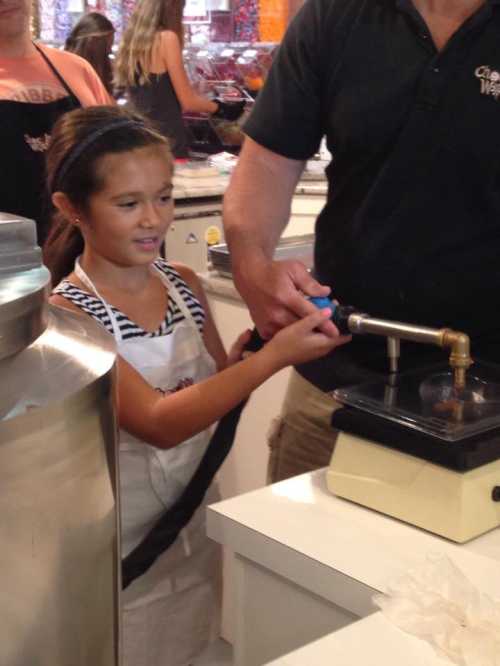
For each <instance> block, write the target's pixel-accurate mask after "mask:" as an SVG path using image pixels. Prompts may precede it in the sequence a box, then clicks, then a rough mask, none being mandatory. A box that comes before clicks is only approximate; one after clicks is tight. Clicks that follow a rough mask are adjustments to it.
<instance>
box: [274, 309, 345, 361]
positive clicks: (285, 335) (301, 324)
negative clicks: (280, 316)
mask: <svg viewBox="0 0 500 666" xmlns="http://www.w3.org/2000/svg"><path fill="white" fill-rule="evenodd" d="M331 314H332V313H331V310H330V308H324V309H322V310H316V312H313V313H312V314H310V315H308V316H307V317H304V318H303V319H300V320H299V321H297V322H295V323H293V324H290V325H289V326H287V327H286V328H282V329H281V330H280V331H278V333H276V335H275V336H274V337H273V338H272V340H270V341H269V342H268V343H267V345H266V346H265V347H264V350H263V351H266V352H267V353H268V354H272V355H273V361H274V362H275V363H276V365H277V367H278V369H281V368H284V367H286V366H287V365H298V364H299V363H305V362H306V361H312V360H313V359H315V358H319V357H320V356H324V355H325V354H328V352H331V351H332V349H335V347H339V346H340V345H344V344H345V343H346V342H350V340H351V336H350V335H336V336H333V337H332V336H331V335H325V333H323V332H322V331H321V330H320V327H321V325H322V324H324V322H325V321H328V319H329V318H330V317H331Z"/></svg>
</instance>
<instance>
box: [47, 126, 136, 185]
mask: <svg viewBox="0 0 500 666" xmlns="http://www.w3.org/2000/svg"><path fill="white" fill-rule="evenodd" d="M120 127H136V128H138V129H139V128H140V129H143V130H147V129H148V128H147V127H146V125H144V123H142V122H141V121H139V120H128V119H123V120H114V121H113V122H111V123H109V124H108V125H104V126H103V127H99V129H96V130H94V131H93V132H91V133H90V134H89V135H88V137H87V138H86V139H84V140H83V141H82V142H81V143H78V144H76V145H75V146H74V147H73V150H70V151H69V153H68V154H67V155H66V157H65V158H64V159H63V160H62V162H61V164H60V165H59V168H58V169H57V171H56V175H55V177H54V181H53V186H52V192H57V190H58V189H59V186H60V184H61V183H62V182H63V180H64V178H65V176H66V175H67V173H68V171H69V170H70V169H71V167H72V166H73V165H74V163H75V162H76V160H77V159H78V158H79V157H80V156H81V155H82V153H83V152H85V150H87V148H88V147H89V146H91V145H92V144H93V143H94V142H95V141H97V139H99V138H100V137H101V136H102V135H103V134H107V133H108V132H111V130H115V129H119V128H120Z"/></svg>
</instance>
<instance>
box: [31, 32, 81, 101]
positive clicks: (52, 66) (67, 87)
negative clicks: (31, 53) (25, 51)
mask: <svg viewBox="0 0 500 666" xmlns="http://www.w3.org/2000/svg"><path fill="white" fill-rule="evenodd" d="M32 44H33V46H34V47H35V48H36V50H37V51H38V53H39V54H40V55H41V56H42V58H43V59H44V60H45V62H46V63H47V65H48V67H49V69H50V70H51V71H52V73H53V74H54V76H55V77H56V78H57V79H58V81H59V82H60V83H61V84H62V86H63V88H64V89H65V90H66V92H67V93H68V94H69V95H70V97H74V98H75V99H76V100H77V102H78V104H80V101H79V99H78V97H77V96H76V95H75V93H74V92H73V91H72V90H71V88H70V87H69V85H68V84H67V83H66V81H65V80H64V79H63V77H62V76H61V74H59V72H58V71H57V69H56V68H55V67H54V65H53V64H52V62H51V61H50V59H49V57H48V56H47V55H46V54H45V53H44V52H43V50H42V49H41V48H40V47H39V46H37V45H36V44H35V42H32Z"/></svg>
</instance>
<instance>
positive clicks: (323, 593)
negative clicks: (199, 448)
mask: <svg viewBox="0 0 500 666" xmlns="http://www.w3.org/2000/svg"><path fill="white" fill-rule="evenodd" d="M207 530H208V534H209V536H210V537H211V538H213V539H214V540H215V541H218V542H219V543H222V544H224V545H225V546H227V547H228V548H229V549H231V550H232V551H234V552H236V553H238V554H239V555H240V556H242V557H244V558H246V559H248V560H250V561H252V562H255V563H257V564H258V565H260V566H262V567H264V568H265V569H268V570H270V571H273V572H274V573H275V574H277V575H278V576H281V577H282V578H284V579H286V580H288V581H291V582H292V583H295V584H297V585H299V586H301V587H302V588H305V589H307V590H309V591H310V592H312V593H313V594H316V595H319V596H320V597H322V598H324V599H326V600H328V601H330V602H332V603H334V604H337V605H338V606H340V607H341V608H345V609H347V610H349V611H350V612H352V613H354V614H355V615H357V616H359V617H361V618H362V619H361V620H359V621H357V622H354V623H353V624H351V625H349V626H347V627H345V628H342V629H339V630H338V631H335V632H334V633H332V634H329V635H326V636H324V637H323V638H321V639H319V640H317V641H315V642H313V643H310V644H309V645H306V646H304V647H302V648H300V649H298V650H295V651H294V652H291V653H290V654H288V655H285V656H283V657H280V658H279V659H277V660H275V661H272V662H270V663H269V666H304V665H305V664H307V666H320V665H321V666H322V665H323V664H325V666H326V665H327V664H328V666H329V665H330V664H334V665H335V666H358V664H363V666H381V664H384V666H401V665H402V664H404V666H424V664H425V666H445V665H446V664H449V663H450V662H449V661H447V660H443V659H438V658H437V656H436V655H435V653H434V651H433V649H432V648H431V646H430V645H428V644H427V643H426V642H424V641H422V640H420V639H418V638H415V637H414V636H411V635H409V634H406V633H404V632H402V631H400V630H399V629H398V628H397V627H395V626H394V625H392V624H391V623H390V622H389V621H388V620H387V619H386V618H385V617H384V616H383V615H382V613H380V612H376V613H375V612H374V611H375V608H374V606H373V604H372V603H371V598H372V596H373V593H375V592H377V591H378V592H385V591H386V589H387V586H388V584H389V583H391V582H394V580H395V579H397V578H398V577H399V576H400V575H403V574H405V573H406V572H408V570H409V569H411V568H413V567H415V566H417V567H419V566H422V565H423V564H424V563H425V562H426V557H427V556H428V555H429V554H433V555H436V554H441V555H446V556H447V557H449V558H450V559H451V560H452V561H453V562H454V563H455V564H456V565H457V566H458V567H459V568H460V569H461V570H462V572H463V573H464V574H465V576H466V577H467V578H468V579H469V580H470V581H471V582H472V584H473V585H475V586H476V587H477V588H478V589H479V590H480V591H481V592H484V593H487V594H488V595H490V596H491V597H494V598H495V597H496V598H500V574H499V571H500V568H499V562H500V529H495V530H493V531H491V532H489V533H488V534H485V535H483V536H481V537H478V538H476V539H474V540H472V541H470V542H469V543H467V544H455V543H453V542H450V541H448V540H446V539H443V538H441V537H438V536H435V535H433V534H430V533H428V532H425V531H424V530H421V529H418V528H415V527H413V526H411V525H408V524H405V523H403V522H400V521H398V520H396V519H393V518H390V517H388V516H385V515H382V514H380V513H377V512H376V511H372V510H370V509H367V508H364V507H362V506H359V505H356V504H354V503H351V502H349V501H347V500H343V499H341V498H338V497H335V496H333V495H332V494H330V492H329V491H328V490H327V487H326V469H321V470H318V471H316V472H311V473H308V474H303V475H301V476H297V477H295V478H293V479H289V480H287V481H283V482H281V483H277V484H274V485H272V486H267V487H265V488H262V489H259V490H256V491H253V492H250V493H246V494H244V495H240V496H239V497H234V498H232V499H229V500H225V501H223V502H219V503H217V504H213V505H211V506H210V507H209V508H208V516H207Z"/></svg>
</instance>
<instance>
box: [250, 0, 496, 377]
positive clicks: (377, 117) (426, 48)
mask: <svg viewBox="0 0 500 666" xmlns="http://www.w3.org/2000/svg"><path fill="white" fill-rule="evenodd" d="M245 131H246V132H247V134H248V135H249V136H251V137H252V138H253V139H254V140H255V141H257V142H258V143H260V144H261V145H263V146H265V147H267V148H269V149H270V150H273V151H274V152H277V153H279V154H281V155H284V156H286V157H290V158H294V159H307V158H309V157H310V156H311V155H313V154H314V153H315V152H316V150H317V149H318V146H319V142H320V139H321V137H322V136H323V135H325V134H326V137H327V145H328V148H329V150H330V151H331V153H332V154H333V156H334V158H333V162H332V163H331V164H330V166H329V167H328V170H327V175H328V180H329V193H328V202H327V204H326V206H325V208H324V210H323V211H322V213H321V214H320V216H319V218H318V222H317V228H316V239H317V241H316V250H315V267H316V273H317V276H318V279H319V280H320V281H321V282H323V283H325V284H329V285H331V286H332V289H333V294H334V296H335V297H336V298H337V299H338V300H339V301H341V302H343V303H348V304H351V305H354V306H357V307H358V308H360V309H361V310H363V311H365V312H369V313H370V314H372V315H373V316H378V317H386V318H390V319H397V320H403V321H410V322H415V323H419V324H425V325H429V326H439V327H440V326H450V327H453V328H456V329H458V330H463V331H465V332H467V333H469V334H470V335H471V336H472V338H473V347H472V351H473V354H474V355H476V356H481V357H482V358H487V359H490V360H498V361H500V349H499V348H498V347H499V345H498V342H499V333H500V308H499V306H498V300H499V297H500V7H499V2H498V0H497V1H491V2H487V3H486V4H485V5H484V6H483V7H482V8H481V9H480V10H479V11H478V12H477V13H476V14H475V15H474V16H472V17H471V18H470V19H469V20H468V21H467V22H466V23H465V24H464V25H463V26H462V27H461V28H460V30H459V31H458V32H457V33H456V34H455V35H454V36H453V37H452V39H451V40H450V41H449V43H448V44H447V46H446V47H445V49H444V50H443V51H441V52H437V50H436V48H435V46H434V44H433V41H432V37H431V35H430V33H429V31H428V28H427V26H426V24H425V22H424V21H423V19H422V18H421V16H420V15H419V14H418V12H417V11H416V9H415V8H414V7H413V5H412V4H411V2H410V0H308V2H306V4H305V5H304V7H303V8H302V10H301V11H300V13H299V14H298V16H297V17H296V19H295V20H294V22H293V23H292V25H291V26H290V29H289V31H288V33H287V35H286V37H285V40H284V42H283V44H282V45H281V47H280V49H279V52H278V54H277V56H276V59H275V62H274V65H273V68H272V70H271V72H270V75H269V78H268V81H267V83H266V86H265V88H264V90H263V91H262V93H261V94H260V96H259V98H258V101H257V104H256V107H255V110H254V112H253V113H252V115H251V117H250V119H249V120H248V122H247V124H246V128H245ZM277 186H279V184H278V183H277ZM436 358H438V359H443V360H445V359H446V355H445V353H443V352H441V351H438V352H437V354H436V355H434V352H433V351H432V350H429V348H422V347H421V346H418V345H411V344H409V343H408V344H407V343H403V346H402V361H403V367H413V366H416V365H421V364H422V362H426V361H427V360H429V361H430V360H434V359H436ZM385 368H386V363H385V341H383V340H382V339H379V338H374V337H372V336H363V337H361V336H358V337H357V338H356V339H355V340H354V341H353V343H351V344H350V345H348V346H346V347H344V348H342V349H339V350H336V351H335V352H334V353H333V354H332V355H331V357H329V360H328V362H326V363H325V360H324V359H321V360H320V361H319V362H316V363H312V364H308V365H307V366H303V367H301V368H300V369H299V370H300V371H301V373H302V374H303V375H304V376H306V377H307V378H308V379H310V380H311V381H313V382H314V383H316V384H317V385H319V386H320V387H322V388H323V389H330V388H332V387H333V386H338V385H345V384H350V383H353V382H358V381H360V380H361V379H363V377H364V375H365V372H367V373H369V372H380V371H385Z"/></svg>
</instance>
